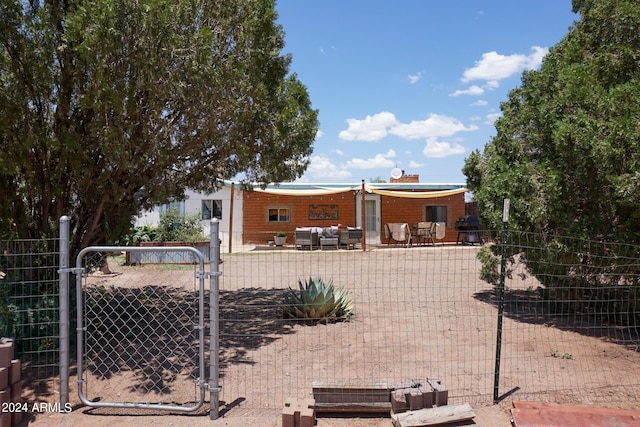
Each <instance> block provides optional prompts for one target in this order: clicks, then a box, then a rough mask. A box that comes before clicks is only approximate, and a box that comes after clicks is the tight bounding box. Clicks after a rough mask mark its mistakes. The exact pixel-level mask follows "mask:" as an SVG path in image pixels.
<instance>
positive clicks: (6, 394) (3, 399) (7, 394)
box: [0, 387, 11, 405]
mask: <svg viewBox="0 0 640 427" xmlns="http://www.w3.org/2000/svg"><path fill="white" fill-rule="evenodd" d="M9 402H11V389H10V388H9V387H5V388H3V389H2V390H0V405H4V404H6V403H9Z"/></svg>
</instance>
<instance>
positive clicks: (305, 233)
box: [294, 228, 320, 250]
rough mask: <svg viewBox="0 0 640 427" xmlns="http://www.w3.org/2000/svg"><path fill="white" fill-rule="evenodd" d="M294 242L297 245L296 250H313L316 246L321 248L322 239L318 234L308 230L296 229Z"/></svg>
mask: <svg viewBox="0 0 640 427" xmlns="http://www.w3.org/2000/svg"><path fill="white" fill-rule="evenodd" d="M294 241H295V245H296V249H302V248H304V247H307V246H308V247H309V249H311V250H313V247H314V246H315V247H316V248H317V247H320V238H319V236H318V232H317V231H315V230H312V229H310V228H308V229H296V232H295V234H294Z"/></svg>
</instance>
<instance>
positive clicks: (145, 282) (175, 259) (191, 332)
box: [78, 247, 206, 412]
mask: <svg viewBox="0 0 640 427" xmlns="http://www.w3.org/2000/svg"><path fill="white" fill-rule="evenodd" d="M113 249H114V248H101V247H98V248H87V249H84V250H83V251H82V252H81V253H80V255H79V261H80V265H79V267H80V270H81V271H82V272H83V274H82V277H81V278H80V280H79V283H81V288H80V292H79V293H78V295H79V296H78V301H79V302H80V304H79V305H78V313H79V316H78V323H79V333H78V343H79V346H78V377H79V381H78V383H79V385H80V387H79V394H80V396H81V400H82V401H83V403H85V404H87V405H90V406H96V407H101V408H109V409H113V408H136V409H154V410H171V411H179V412H195V411H197V410H199V409H200V408H202V406H203V403H204V395H205V388H204V387H205V386H204V382H205V381H204V378H206V375H205V365H204V354H205V351H204V344H205V337H204V333H205V331H204V329H205V328H204V320H205V313H204V306H205V305H204V296H205V295H204V260H203V259H202V257H201V255H200V253H199V252H198V251H197V250H195V249H193V248H188V247H183V248H148V249H146V250H144V251H145V253H149V252H153V253H154V254H155V258H154V263H155V266H153V267H151V268H148V267H147V266H145V265H140V264H139V263H138V264H137V265H126V263H124V258H125V257H124V255H119V256H118V257H117V258H113V257H111V258H109V257H108V256H107V255H108V252H107V253H105V252H106V251H112V250H113ZM122 249H125V248H122ZM129 252H132V253H136V252H137V253H138V254H140V253H142V251H141V248H129ZM116 253H118V254H120V252H119V251H118V252H116ZM128 258H129V257H128ZM109 259H111V262H112V263H114V262H115V263H117V264H118V266H117V269H115V270H113V271H112V270H111V267H109V268H105V262H109ZM105 270H107V271H108V273H105V272H104V271H105Z"/></svg>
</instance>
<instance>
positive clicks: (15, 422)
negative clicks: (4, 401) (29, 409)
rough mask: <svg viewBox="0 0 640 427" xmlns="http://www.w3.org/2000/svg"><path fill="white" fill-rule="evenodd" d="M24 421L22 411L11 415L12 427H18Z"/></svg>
mask: <svg viewBox="0 0 640 427" xmlns="http://www.w3.org/2000/svg"><path fill="white" fill-rule="evenodd" d="M21 421H22V411H16V412H13V413H11V425H12V426H17V425H18V424H20V422H21Z"/></svg>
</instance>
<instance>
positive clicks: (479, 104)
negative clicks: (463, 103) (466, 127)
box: [471, 99, 489, 107]
mask: <svg viewBox="0 0 640 427" xmlns="http://www.w3.org/2000/svg"><path fill="white" fill-rule="evenodd" d="M488 104H489V103H488V102H487V101H485V100H484V99H478V100H477V101H476V102H474V103H472V104H471V106H472V107H485V106H487V105H488Z"/></svg>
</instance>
